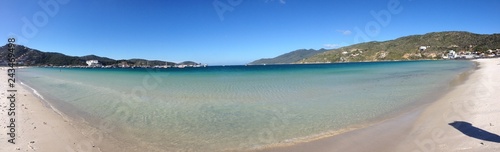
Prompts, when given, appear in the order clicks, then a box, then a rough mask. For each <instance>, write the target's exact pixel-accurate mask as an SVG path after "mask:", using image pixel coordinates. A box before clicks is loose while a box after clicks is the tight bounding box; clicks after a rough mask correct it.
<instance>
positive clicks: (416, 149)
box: [0, 59, 500, 152]
mask: <svg viewBox="0 0 500 152" xmlns="http://www.w3.org/2000/svg"><path fill="white" fill-rule="evenodd" d="M476 62H478V63H479V69H477V70H475V71H474V72H473V73H472V74H471V75H469V76H468V78H467V79H466V80H465V81H464V82H463V83H461V84H459V85H457V86H455V87H454V88H452V89H451V90H450V91H449V92H447V93H446V94H444V95H443V96H441V97H440V98H439V99H438V100H437V101H435V102H432V103H431V104H429V105H425V107H421V108H417V109H414V110H411V111H408V112H407V113H405V114H403V115H401V116H398V117H396V118H392V119H389V120H386V121H383V122H381V123H378V124H375V125H373V126H370V127H367V128H363V129H358V130H355V131H351V132H347V133H344V134H341V135H337V136H334V137H329V138H324V139H320V140H317V141H313V142H308V143H301V144H297V145H294V146H289V147H282V148H275V149H268V150H265V151H273V152H274V151H276V152H281V151H283V152H285V151H287V152H288V151H297V152H298V151H318V152H323V151H324V152H327V151H328V152H330V151H357V152H358V151H410V152H427V151H495V150H498V149H500V144H499V143H500V137H499V136H498V134H500V119H498V118H496V116H497V115H498V114H500V110H499V109H500V102H498V99H500V91H498V88H500V79H498V78H496V76H498V75H500V59H480V60H476ZM0 72H2V73H5V74H2V75H0V79H1V80H3V81H4V82H5V83H6V80H7V79H8V77H7V75H6V73H7V71H6V69H5V68H3V69H2V70H1V71H0ZM0 86H1V88H0V91H1V92H2V93H1V100H0V101H1V104H0V105H1V107H2V111H1V112H0V115H1V117H0V128H1V131H2V136H0V141H1V142H2V144H1V145H2V146H0V151H42V152H45V151H47V152H60V151H101V150H100V149H101V148H104V147H101V148H100V146H101V145H102V144H99V143H96V144H95V145H94V143H95V142H94V141H93V138H91V137H89V134H91V133H89V132H88V131H82V130H83V129H80V128H79V127H77V125H75V124H74V123H73V122H72V120H69V119H67V118H65V117H64V116H63V115H60V114H58V113H57V112H55V111H54V110H53V109H51V108H50V107H47V106H45V105H44V104H43V102H41V99H39V98H38V97H37V96H35V95H34V94H33V93H32V92H31V90H28V89H26V88H24V87H22V86H21V84H19V83H17V86H16V88H15V89H17V93H16V124H15V125H16V127H15V129H16V131H15V133H16V136H15V138H16V139H15V142H16V144H11V143H9V142H7V141H8V139H10V137H9V136H8V135H7V134H6V133H8V132H9V128H8V127H7V126H8V125H9V117H8V115H7V112H8V109H9V107H8V105H9V104H10V102H9V101H8V100H7V97H8V96H9V92H7V90H8V88H7V87H6V85H0ZM104 149H109V148H104ZM103 151H105V150H103Z"/></svg>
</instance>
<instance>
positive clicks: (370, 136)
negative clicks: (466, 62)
mask: <svg viewBox="0 0 500 152" xmlns="http://www.w3.org/2000/svg"><path fill="white" fill-rule="evenodd" d="M475 62H477V63H478V64H479V65H478V68H477V69H476V70H474V71H472V73H470V75H468V76H467V78H463V77H462V78H460V77H459V78H457V80H456V81H455V82H453V83H456V84H452V85H453V87H452V88H450V91H448V92H447V93H445V94H444V95H442V96H441V97H439V98H438V100H437V101H435V102H432V103H430V104H428V105H424V106H421V107H418V108H416V109H414V110H411V111H408V112H407V113H404V114H402V115H401V116H398V117H395V118H392V119H388V120H385V121H383V122H381V123H378V124H375V125H373V126H370V127H367V128H363V129H359V130H355V131H351V132H347V133H344V134H341V135H337V136H334V137H329V138H324V139H320V140H317V141H313V142H308V143H302V144H298V145H294V146H289V147H281V148H274V149H268V150H265V151H271V152H285V151H286V152H299V151H315V152H330V151H353V152H354V151H356V152H360V151H367V152H368V151H395V152H399V151H410V152H434V151H439V152H442V151H449V152H452V151H453V152H454V151H478V152H479V151H497V150H499V149H500V144H499V143H500V137H499V136H498V134H500V119H498V118H497V116H498V114H500V110H499V109H500V102H499V100H498V99H500V91H499V89H498V88H500V79H498V78H496V77H497V76H499V75H500V59H498V58H497V59H478V60H475Z"/></svg>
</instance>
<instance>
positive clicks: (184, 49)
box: [0, 0, 500, 65]
mask: <svg viewBox="0 0 500 152" xmlns="http://www.w3.org/2000/svg"><path fill="white" fill-rule="evenodd" d="M499 7H500V1H498V0H476V1H473V0H367V1H358V0H134V1H133V0H85V1H83V0H0V20H1V23H0V38H3V39H4V40H5V43H7V39H8V38H9V37H14V38H16V40H17V41H16V43H17V44H22V45H25V46H28V47H30V48H34V49H38V50H41V51H45V52H60V53H64V54H67V55H71V56H84V55H90V54H94V55H98V56H104V57H110V58H113V59H131V58H144V59H150V60H164V61H173V62H182V61H195V62H201V63H204V64H209V65H228V64H246V63H248V62H251V61H253V60H256V59H260V58H271V57H275V56H278V55H281V54H283V53H287V52H290V51H293V50H297V49H320V48H327V49H331V48H338V47H342V46H348V45H352V44H356V43H360V42H367V41H386V40H392V39H396V38H399V37H402V36H408V35H415V34H425V33H429V32H440V31H468V32H472V33H478V34H493V33H500V9H498V8H499Z"/></svg>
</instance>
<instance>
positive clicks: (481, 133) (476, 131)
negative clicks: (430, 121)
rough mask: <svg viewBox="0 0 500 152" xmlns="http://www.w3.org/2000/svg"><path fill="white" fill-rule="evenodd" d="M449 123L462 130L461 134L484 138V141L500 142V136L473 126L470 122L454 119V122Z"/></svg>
mask: <svg viewBox="0 0 500 152" xmlns="http://www.w3.org/2000/svg"><path fill="white" fill-rule="evenodd" d="M449 125H450V126H452V127H454V128H455V129H457V130H458V131H460V132H462V133H463V134H465V135H467V136H469V137H472V138H476V139H480V140H484V141H491V142H496V143H500V136H498V135H497V134H494V133H491V132H488V131H486V130H483V129H481V128H477V127H474V126H472V124H470V123H468V122H464V121H455V122H452V123H449Z"/></svg>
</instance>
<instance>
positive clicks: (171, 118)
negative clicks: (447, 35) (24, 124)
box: [16, 61, 475, 151]
mask: <svg viewBox="0 0 500 152" xmlns="http://www.w3.org/2000/svg"><path fill="white" fill-rule="evenodd" d="M474 67H475V64H474V63H473V62H470V61H398V62H366V63H334V64H299V65H249V66H245V65H241V66H208V67H200V68H166V69H153V68H133V69H132V68H40V67H38V68H37V67H33V68H23V69H18V71H16V72H17V73H16V74H17V75H16V76H17V77H18V79H19V80H20V81H21V82H22V84H24V85H25V86H26V87H27V88H29V89H31V90H32V91H33V92H34V93H35V94H37V95H38V96H39V98H40V100H41V101H42V102H44V103H45V104H46V105H47V106H48V107H51V108H54V110H56V111H58V112H60V113H61V114H62V115H64V116H66V117H68V118H70V119H72V120H75V121H79V122H85V123H83V124H86V125H88V126H90V127H93V128H97V130H99V131H101V132H103V134H105V135H106V136H109V137H110V138H112V139H114V140H115V141H118V143H120V144H123V145H124V147H126V146H128V147H131V148H130V149H129V150H133V149H134V148H135V149H136V150H140V149H142V150H146V151H251V150H258V149H265V148H270V147H276V146H287V145H293V144H297V143H302V142H308V141H312V140H316V139H320V138H324V137H331V136H335V135H338V134H340V133H343V132H346V131H351V130H355V129H359V128H363V127H366V126H370V125H371V124H374V123H377V122H380V121H382V120H385V119H388V118H391V117H395V116H397V115H399V114H402V113H404V112H405V111H407V110H409V109H412V108H414V107H418V106H422V105H425V104H428V103H430V102H432V101H433V100H435V99H434V98H435V97H438V96H439V95H440V94H442V93H445V90H447V89H448V88H450V87H452V82H453V81H454V80H455V79H457V78H458V77H459V76H460V75H461V74H463V73H464V72H467V71H469V70H471V69H473V68H474ZM103 124H106V126H107V129H105V128H102V125H103ZM110 126H111V127H110ZM98 142H105V141H104V140H102V141H98ZM97 144H99V143H97ZM125 145H126V146H125Z"/></svg>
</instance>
